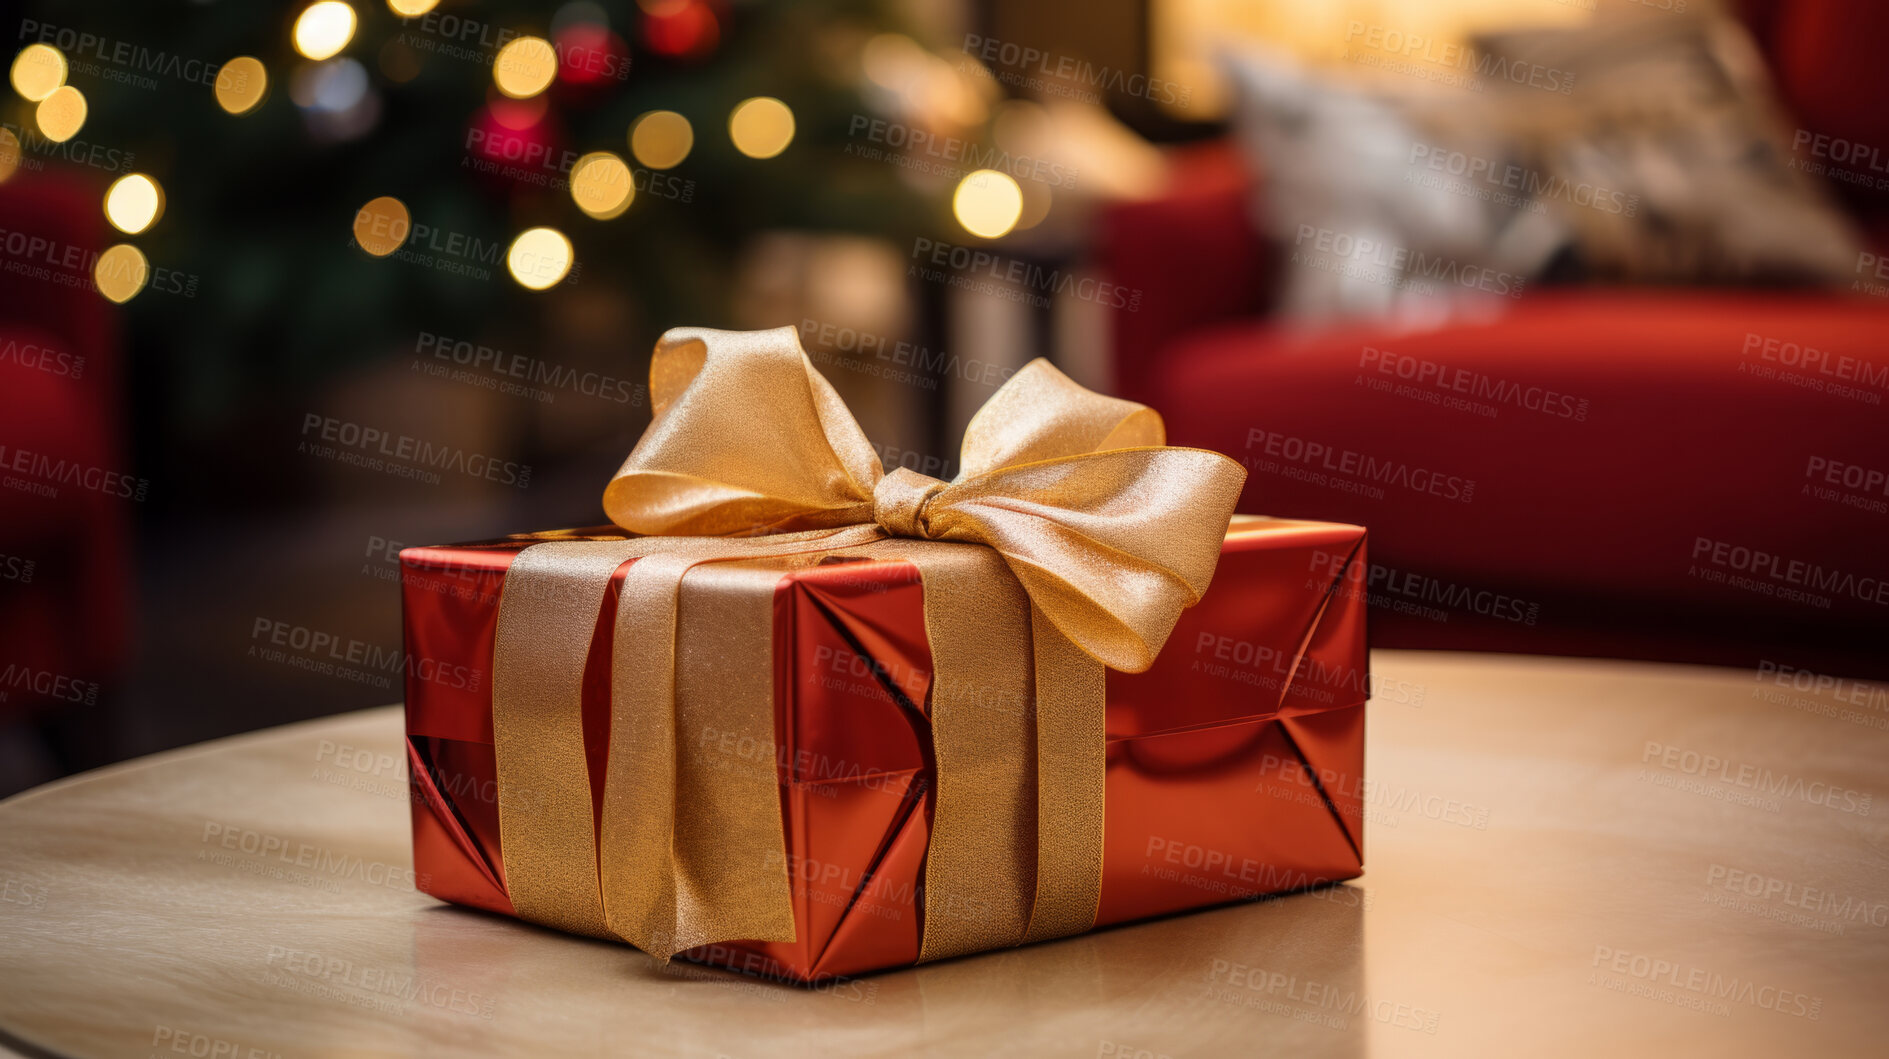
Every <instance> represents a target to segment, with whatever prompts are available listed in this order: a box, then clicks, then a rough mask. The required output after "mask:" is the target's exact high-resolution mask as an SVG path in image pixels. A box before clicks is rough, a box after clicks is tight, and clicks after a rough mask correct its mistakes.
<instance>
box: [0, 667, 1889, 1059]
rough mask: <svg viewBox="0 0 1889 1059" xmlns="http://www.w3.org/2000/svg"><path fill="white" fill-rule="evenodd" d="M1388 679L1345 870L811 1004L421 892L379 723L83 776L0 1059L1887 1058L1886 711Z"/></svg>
mask: <svg viewBox="0 0 1889 1059" xmlns="http://www.w3.org/2000/svg"><path fill="white" fill-rule="evenodd" d="M1373 666H1374V670H1375V676H1376V678H1377V680H1378V694H1377V697H1376V699H1375V700H1374V702H1373V705H1372V711H1373V712H1372V716H1371V722H1370V742H1369V761H1370V766H1369V768H1370V773H1371V776H1372V789H1371V792H1370V803H1369V808H1368V809H1367V820H1368V824H1367V828H1368V830H1367V836H1368V837H1367V845H1366V874H1365V876H1364V878H1363V879H1362V880H1360V881H1359V882H1357V883H1353V884H1350V885H1346V886H1342V887H1336V888H1331V889H1328V890H1324V891H1319V892H1315V893H1309V894H1302V895H1298V896H1293V897H1288V898H1283V899H1275V900H1268V901H1262V902H1258V903H1255V904H1247V905H1240V906H1234V907H1228V908H1222V909H1218V910H1214V911H1209V912H1205V913H1201V914H1196V915H1188V916H1180V917H1176V918H1172V919H1168V920H1162V921H1158V922H1150V923H1142V924H1137V925H1132V926H1127V927H1122V928H1118V929H1113V930H1106V931H1102V932H1099V933H1095V934H1090V935H1087V936H1084V937H1080V938H1073V939H1068V940H1064V941H1058V942H1053V943H1050V944H1044V945H1036V946H1032V947H1029V948H1025V949H1017V950H1011V951H1006V952H1001V953H994V954H987V955H983V956H976V957H970V958H966V959H960V960H953V961H948V962H945V963H941V964H934V965H930V966H926V967H921V968H918V969H916V970H905V971H894V972H888V973H884V974H878V975H872V976H869V977H866V978H863V979H860V980H857V981H852V982H847V983H844V984H842V985H838V986H835V987H832V988H828V989H824V990H821V991H817V992H808V991H804V990H801V989H797V988H794V987H790V986H783V985H776V984H773V983H769V982H765V981H758V980H753V979H744V978H741V977H738V976H736V975H733V974H729V973H725V972H721V971H715V970H708V969H705V968H701V967H696V966H692V965H684V964H672V965H671V966H670V967H669V968H668V969H667V970H659V969H657V968H656V967H655V966H654V965H653V964H652V962H651V961H650V960H649V959H648V958H646V957H644V956H643V955H641V954H640V953H638V952H636V951H634V950H632V949H629V948H627V947H623V946H617V945H610V944H604V943H600V942H592V941H584V940H578V939H575V938H571V937H565V936H562V935H558V934H554V933H551V932H547V931H543V930H539V929H537V928H534V927H530V926H526V925H522V924H520V923H516V922H512V921H509V920H505V919H501V918H498V917H494V916H488V915H484V914H480V913H474V912H468V911H464V910H460V909H454V908H449V907H446V906H443V905H440V904H438V903H436V902H434V901H433V900H431V899H429V898H427V897H425V896H422V895H420V894H418V893H415V892H414V891H413V890H412V888H411V885H410V872H411V868H410V861H409V857H408V834H407V827H408V824H407V803H406V798H407V794H406V782H405V776H404V773H403V772H402V771H401V766H400V765H398V764H393V763H396V762H399V761H400V760H401V759H400V755H399V745H400V734H401V733H400V714H399V711H398V710H397V709H392V708H388V709H378V710H369V711H366V712H363V713H356V714H349V715H345V716H340V717H335V718H331V719H328V720H323V721H318V722H311V723H307V724H300V725H294V726H291V727H287V728H279V729H274V730H270V731H264V732H257V733H254V734H251V735H245V736H239V737H236V738H233V739H227V740H222V741H219V742H215V743H210V744H206V745H203V746H199V747H192V748H188V749H185V750H181V751H176V752H173V753H168V754H162V755H158V756H156V757H151V758H147V759H144V760H141V761H134V762H130V763H127V764H124V765H121V766H116V767H113V768H109V769H104V770H101V771H98V772H94V773H90V774H87V775H84V776H79V777H75V778H73V779H70V780H66V781H63V782H60V783H56V784H52V785H49V786H47V787H42V788H39V789H37V790H34V791H29V792H27V793H25V794H23V795H20V796H18V797H15V798H13V799H11V800H9V801H7V802H5V803H0V1034H3V1036H0V1041H4V1042H5V1043H6V1044H7V1045H8V1046H10V1047H12V1048H14V1049H17V1050H20V1051H23V1052H25V1053H27V1054H56V1055H138V1056H146V1055H149V1056H175V1055H186V1056H198V1057H205V1056H219V1057H229V1059H237V1057H247V1056H273V1055H280V1056H292V1055H340V1054H346V1055H357V1054H358V1055H409V1054H411V1055H440V1054H463V1055H480V1054H495V1055H497V1054H517V1055H573V1054H575V1055H588V1054H648V1055H699V1056H734V1057H748V1056H756V1057H762V1056H764V1057H769V1059H774V1057H780V1056H801V1055H808V1056H822V1057H826V1056H850V1055H889V1056H891V1055H896V1056H918V1055H985V1054H999V1055H1018V1056H1039V1055H1068V1056H1081V1057H1143V1059H1154V1057H1158V1056H1175V1057H1178V1056H1188V1055H1214V1056H1218V1055H1249V1054H1279V1055H1294V1056H1299V1055H1310V1056H1322V1055H1332V1056H1364V1055H1377V1054H1384V1055H1436V1056H1463V1055H1483V1054H1487V1055H1503V1056H1512V1055H1562V1054H1565V1055H1580V1056H1593V1055H1597V1054H1598V1055H1616V1056H1625V1055H1646V1054H1680V1055H1707V1056H1712V1057H1715V1059H1723V1057H1726V1056H1738V1055H1818V1056H1836V1055H1846V1054H1847V1055H1857V1054H1871V1055H1881V1054H1883V1049H1884V1047H1885V1043H1884V1042H1885V1041H1889V1002H1886V1001H1885V990H1889V825H1886V821H1885V818H1886V817H1889V802H1886V801H1884V800H1883V798H1884V795H1889V764H1886V763H1885V762H1886V760H1889V759H1886V758H1885V751H1889V731H1886V730H1885V726H1886V725H1889V692H1885V689H1883V688H1881V687H1874V688H1871V687H1867V686H1864V687H1860V688H1859V687H1857V686H1854V685H1841V686H1838V687H1836V688H1833V689H1826V690H1823V691H1816V690H1810V691H1793V690H1790V689H1788V688H1784V687H1780V686H1778V685H1777V684H1776V683H1774V682H1773V681H1774V680H1775V679H1776V677H1775V675H1774V674H1773V675H1771V676H1769V677H1767V676H1765V675H1761V674H1753V673H1750V672H1738V671H1730V670H1716V669H1707V668H1693V667H1680V666H1659V665H1643V664H1626V663H1610V662H1583V661H1569V660H1550V659H1535V658H1515V657H1504V656H1477V655H1456V654H1429V653H1422V652H1379V653H1377V654H1376V655H1375V656H1374V659H1373ZM1871 696H1873V697H1874V701H1873V702H1872V701H1870V699H1871ZM1865 799H1868V801H1865ZM232 836H233V837H232Z"/></svg>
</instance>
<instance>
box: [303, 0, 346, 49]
mask: <svg viewBox="0 0 1889 1059" xmlns="http://www.w3.org/2000/svg"><path fill="white" fill-rule="evenodd" d="M353 39H354V9H353V8H351V7H349V6H348V5H346V4H344V3H342V2H341V0H321V3H318V4H310V5H308V9H307V10H306V11H303V12H302V14H301V17H299V18H297V19H296V20H295V50H296V51H298V52H301V53H302V55H303V56H304V57H306V58H309V59H314V60H315V61H317V62H319V61H321V60H323V59H326V58H329V57H331V56H333V55H335V54H337V53H338V52H340V51H341V49H343V48H345V47H347V46H348V41H350V40H353Z"/></svg>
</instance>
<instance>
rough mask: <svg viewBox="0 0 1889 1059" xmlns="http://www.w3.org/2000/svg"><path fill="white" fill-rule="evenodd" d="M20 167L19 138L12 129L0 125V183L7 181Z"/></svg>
mask: <svg viewBox="0 0 1889 1059" xmlns="http://www.w3.org/2000/svg"><path fill="white" fill-rule="evenodd" d="M19 168H20V138H19V137H18V136H15V135H13V130H12V129H9V128H5V127H4V126H0V184H4V183H6V182H7V178H8V177H11V176H12V175H13V173H14V171H15V170H17V169H19Z"/></svg>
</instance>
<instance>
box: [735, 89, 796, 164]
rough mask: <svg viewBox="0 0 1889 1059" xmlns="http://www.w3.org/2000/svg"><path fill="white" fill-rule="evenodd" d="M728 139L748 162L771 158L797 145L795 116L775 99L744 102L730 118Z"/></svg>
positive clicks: (755, 98) (761, 97)
mask: <svg viewBox="0 0 1889 1059" xmlns="http://www.w3.org/2000/svg"><path fill="white" fill-rule="evenodd" d="M728 137H729V139H732V140H733V141H735V150H737V151H740V152H741V153H742V154H745V155H747V156H748V157H749V158H772V157H774V156H775V155H777V154H780V153H781V152H782V151H785V150H786V149H787V145H788V144H790V143H792V142H794V112H793V111H791V110H789V109H787V104H785V103H782V102H781V101H780V100H778V99H775V98H774V97H772V96H756V97H754V98H753V99H748V100H743V101H742V102H741V104H740V105H739V106H737V107H735V111H734V113H733V114H730V115H729V116H728Z"/></svg>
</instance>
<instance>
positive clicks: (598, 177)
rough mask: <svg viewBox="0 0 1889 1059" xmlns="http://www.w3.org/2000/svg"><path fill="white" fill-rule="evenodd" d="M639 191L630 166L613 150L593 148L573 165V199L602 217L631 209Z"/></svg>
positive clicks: (579, 207)
mask: <svg viewBox="0 0 1889 1059" xmlns="http://www.w3.org/2000/svg"><path fill="white" fill-rule="evenodd" d="M635 193H636V187H635V186H634V185H633V184H631V183H630V167H629V166H627V165H625V164H623V159H621V158H618V157H617V156H616V155H614V154H611V153H610V152H609V151H593V152H591V153H590V154H587V155H585V156H584V157H582V158H579V159H578V160H577V164H576V165H575V166H572V167H571V201H573V202H575V203H577V208H578V209H580V210H583V211H584V212H585V213H587V214H589V215H591V216H592V217H595V218H597V219H598V220H600V221H607V220H609V219H610V218H612V217H615V216H618V215H620V214H621V213H622V212H623V211H624V210H627V209H629V208H630V198H631V197H632V196H633V195H634V194H635Z"/></svg>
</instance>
